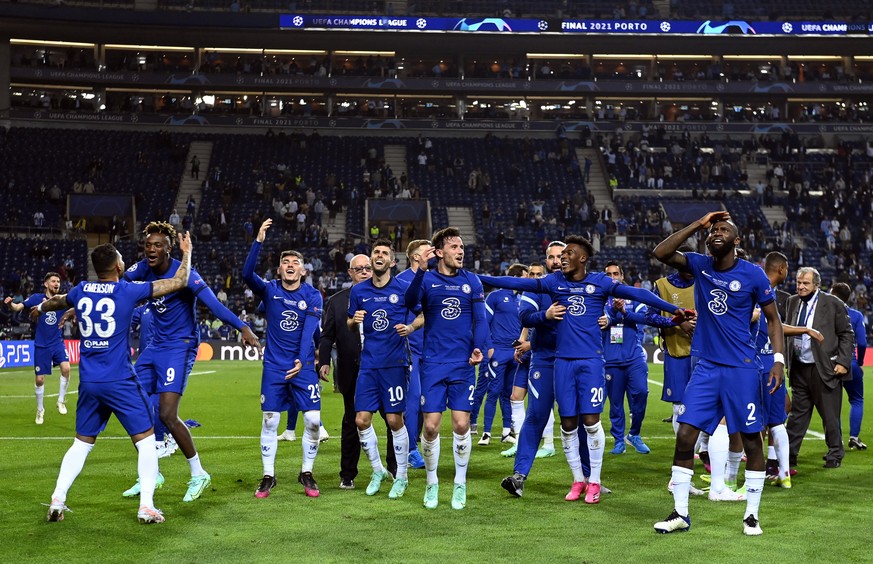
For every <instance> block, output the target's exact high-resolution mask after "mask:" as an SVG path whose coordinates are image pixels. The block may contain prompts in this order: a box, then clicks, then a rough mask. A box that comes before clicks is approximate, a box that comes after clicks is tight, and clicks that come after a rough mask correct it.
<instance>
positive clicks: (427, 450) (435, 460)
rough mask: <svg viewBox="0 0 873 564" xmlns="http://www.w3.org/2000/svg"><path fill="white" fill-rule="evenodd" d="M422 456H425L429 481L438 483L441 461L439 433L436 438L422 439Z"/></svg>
mask: <svg viewBox="0 0 873 564" xmlns="http://www.w3.org/2000/svg"><path fill="white" fill-rule="evenodd" d="M421 447H422V448H421V456H422V457H423V458H424V469H425V472H426V473H427V483H428V485H430V484H436V483H438V481H439V480H437V466H439V462H440V436H439V435H437V436H436V438H435V439H434V440H432V441H431V440H428V439H426V438H423V439H422V441H421Z"/></svg>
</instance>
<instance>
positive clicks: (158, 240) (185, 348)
mask: <svg viewBox="0 0 873 564" xmlns="http://www.w3.org/2000/svg"><path fill="white" fill-rule="evenodd" d="M144 233H145V235H146V240H145V258H144V259H143V260H141V261H139V262H138V263H136V264H134V265H133V266H131V267H130V268H129V269H128V270H127V272H126V273H125V274H124V279H125V280H129V281H153V280H161V279H163V278H171V277H172V276H173V275H174V274H175V273H176V270H177V269H178V268H179V266H180V264H181V263H180V262H179V261H178V260H176V259H174V258H172V257H171V256H170V252H171V251H172V249H173V241H174V240H175V239H176V230H175V229H174V228H173V226H171V225H170V224H169V223H164V222H152V223H149V224H148V225H146V227H145V230H144ZM197 300H200V301H201V302H202V303H203V304H205V305H206V306H207V307H208V308H209V309H210V310H211V311H212V313H213V314H214V315H215V316H216V317H218V318H219V319H221V320H222V321H223V322H224V323H225V324H227V325H231V326H233V327H234V328H235V329H236V330H238V331H240V332H241V333H242V339H243V342H244V343H245V344H246V345H249V346H253V347H260V343H259V342H258V338H257V337H256V336H255V334H254V333H253V332H252V330H251V329H250V328H249V327H248V325H245V324H244V323H243V322H242V321H240V319H239V317H237V316H236V315H234V314H233V312H231V311H230V310H229V309H227V308H226V307H224V306H223V305H222V304H221V302H219V301H218V298H216V297H215V294H213V293H212V290H210V289H209V286H208V285H207V284H206V282H204V281H203V278H201V277H200V274H198V273H197V271H196V270H193V269H192V271H191V276H190V277H189V278H188V285H187V286H186V287H185V288H183V289H182V290H181V291H179V292H176V293H173V294H169V295H166V296H161V297H159V298H157V299H153V300H152V301H151V309H152V312H153V315H154V333H153V334H154V339H153V341H152V344H151V345H149V347H148V348H147V349H146V350H145V353H144V354H143V355H141V356H140V357H139V359H138V360H137V362H136V374H137V376H138V377H139V379H140V382H141V383H142V385H143V388H144V389H145V390H146V392H148V393H149V394H160V396H161V398H160V400H159V404H160V418H161V421H163V423H164V425H166V426H167V430H169V432H170V433H172V435H173V438H174V439H175V440H176V443H177V444H178V445H179V449H180V450H181V451H182V453H183V454H184V455H185V458H187V459H188V464H189V466H190V468H191V480H189V482H188V489H187V491H186V492H185V496H184V497H183V498H182V500H183V501H189V502H190V501H194V500H196V499H197V498H199V497H200V496H201V495H202V494H203V492H204V491H205V490H206V488H207V487H208V486H209V484H210V483H212V478H211V477H210V476H209V474H208V473H207V472H206V470H204V469H203V465H202V464H201V463H200V455H199V454H197V448H196V447H195V446H194V439H193V438H192V437H191V432H190V431H189V430H188V427H187V426H186V425H185V423H184V422H183V421H182V420H181V419H180V418H179V402H180V401H181V400H182V394H183V393H185V387H186V386H187V384H188V376H189V374H190V373H191V369H192V368H193V366H194V359H195V358H197V347H198V346H199V344H200V327H199V325H198V323H197V305H196V301H197ZM163 482H164V479H163V476H162V475H160V474H159V475H158V483H160V484H163ZM138 494H139V484H134V486H133V487H131V488H130V489H128V490H127V491H125V492H124V493H123V494H122V495H123V496H124V497H133V496H136V495H138Z"/></svg>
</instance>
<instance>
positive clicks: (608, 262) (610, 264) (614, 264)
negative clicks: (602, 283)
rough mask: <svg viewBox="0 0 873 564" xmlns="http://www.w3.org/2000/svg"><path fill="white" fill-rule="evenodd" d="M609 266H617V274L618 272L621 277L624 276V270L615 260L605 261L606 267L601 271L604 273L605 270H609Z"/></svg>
mask: <svg viewBox="0 0 873 564" xmlns="http://www.w3.org/2000/svg"><path fill="white" fill-rule="evenodd" d="M610 266H617V267H618V272H619V273H620V274H621V275H622V276H624V269H623V268H622V267H621V265H620V264H619V263H618V261H617V260H608V261H606V265H605V266H604V267H603V270H604V271H605V270H606V269H607V268H609V267H610Z"/></svg>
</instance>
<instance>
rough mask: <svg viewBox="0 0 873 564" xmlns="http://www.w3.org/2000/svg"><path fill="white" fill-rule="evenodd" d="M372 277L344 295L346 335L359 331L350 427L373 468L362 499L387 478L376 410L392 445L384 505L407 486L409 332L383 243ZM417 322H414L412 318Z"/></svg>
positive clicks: (402, 290)
mask: <svg viewBox="0 0 873 564" xmlns="http://www.w3.org/2000/svg"><path fill="white" fill-rule="evenodd" d="M370 263H371V264H372V266H373V277H372V278H370V279H369V280H364V281H363V282H361V283H359V284H355V285H354V286H352V290H351V292H350V293H349V312H348V313H349V319H348V327H349V330H350V331H352V332H353V333H354V332H358V331H361V332H362V333H363V336H364V342H363V345H362V347H361V368H360V370H359V372H358V383H357V386H356V387H355V411H356V412H357V415H356V417H355V424H356V425H357V426H358V436H359V437H360V439H361V448H362V449H364V452H365V453H366V454H367V458H368V459H369V460H370V464H371V466H372V467H373V476H372V478H371V479H370V483H369V485H368V486H367V495H376V494H377V493H379V489H380V488H381V487H382V481H383V480H385V478H387V477H388V472H387V471H386V470H385V467H384V466H383V465H382V460H381V457H380V456H379V445H378V440H377V438H376V431H374V430H373V413H375V412H377V411H379V409H380V408H381V409H382V410H383V411H384V412H385V420H386V421H387V422H388V427H389V428H390V430H391V434H392V437H393V439H394V454H395V456H396V458H397V476H396V479H395V480H394V485H393V486H392V487H391V491H390V492H389V493H388V497H389V498H390V499H398V498H400V497H403V494H404V493H405V492H406V487H407V486H408V485H409V480H408V477H407V468H408V456H409V434H408V433H407V431H406V425H405V423H404V421H403V413H404V412H405V411H406V392H407V383H408V379H409V364H410V358H409V343H408V342H407V340H406V337H407V336H408V335H409V334H410V333H412V332H413V331H414V330H415V329H414V327H413V325H412V324H408V325H407V323H406V320H407V317H408V310H407V309H406V304H405V301H404V299H403V298H404V296H405V294H406V289H407V287H408V285H407V284H404V283H403V282H401V281H399V280H397V279H396V278H394V277H393V276H391V268H393V267H394V249H393V248H392V247H391V241H389V240H388V239H379V240H377V241H376V242H375V243H373V251H372V253H371V254H370ZM417 319H418V318H417Z"/></svg>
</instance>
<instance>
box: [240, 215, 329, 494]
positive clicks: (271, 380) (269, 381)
mask: <svg viewBox="0 0 873 564" xmlns="http://www.w3.org/2000/svg"><path fill="white" fill-rule="evenodd" d="M272 224H273V220H272V219H267V220H266V221H264V223H263V224H261V228H260V229H259V230H258V236H257V237H256V239H255V241H254V242H253V243H252V250H251V251H250V252H249V256H248V258H246V262H245V265H243V271H242V275H243V280H245V283H246V284H247V285H248V287H249V288H251V289H252V291H253V292H254V293H255V294H257V295H258V296H259V297H260V298H261V300H262V303H263V304H264V310H265V311H266V314H267V346H266V349H265V350H264V368H263V372H262V375H261V411H262V412H263V425H262V427H261V460H262V462H263V464H264V477H263V478H262V479H261V483H260V484H258V488H257V490H256V491H255V497H259V498H265V497H268V496H269V495H270V491H272V489H273V488H274V487H275V486H276V472H275V463H276V448H277V445H278V437H277V430H278V428H279V418H280V417H281V414H282V412H283V411H287V410H288V409H289V408H290V407H291V405H292V404H293V405H295V406H296V407H297V410H298V411H302V412H303V424H304V426H305V431H304V434H303V440H302V445H303V466H302V468H301V469H300V474H299V475H298V477H297V480H298V481H299V482H300V483H301V484H303V490H304V492H305V493H306V495H307V496H309V497H318V495H319V491H318V485H317V484H316V482H315V479H314V478H313V477H312V467H313V465H314V463H315V455H316V454H318V427H319V424H320V421H321V393H320V391H319V385H318V375H317V374H316V372H315V333H316V331H317V330H318V324H319V320H320V319H321V312H322V309H323V306H322V299H321V293H320V292H319V291H318V290H316V289H315V288H313V287H312V286H310V285H309V284H304V283H303V275H304V273H305V269H304V268H303V265H304V260H303V255H301V254H300V253H298V252H297V251H282V253H281V254H280V255H279V267H278V269H277V274H278V276H279V277H278V279H276V280H270V281H269V282H267V281H265V280H264V279H263V278H261V277H260V276H258V275H257V274H255V266H256V265H257V262H258V254H259V253H260V251H261V245H262V244H263V243H264V238H265V237H266V235H267V230H268V229H270V226H271V225H272Z"/></svg>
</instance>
